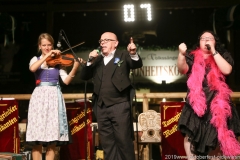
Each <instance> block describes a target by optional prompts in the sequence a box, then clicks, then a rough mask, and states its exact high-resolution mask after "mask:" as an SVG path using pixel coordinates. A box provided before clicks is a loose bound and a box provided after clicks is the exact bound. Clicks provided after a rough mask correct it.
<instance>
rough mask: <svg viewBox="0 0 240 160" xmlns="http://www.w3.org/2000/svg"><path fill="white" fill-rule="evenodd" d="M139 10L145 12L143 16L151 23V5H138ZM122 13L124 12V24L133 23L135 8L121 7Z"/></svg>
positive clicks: (129, 6)
mask: <svg viewBox="0 0 240 160" xmlns="http://www.w3.org/2000/svg"><path fill="white" fill-rule="evenodd" d="M138 9H141V10H145V12H144V14H145V15H146V16H145V17H146V20H147V21H151V20H152V10H151V4H140V6H139V8H137V10H138ZM123 12H124V21H125V22H134V21H135V19H136V18H135V17H136V16H135V15H136V12H135V6H134V5H133V4H127V5H124V6H123Z"/></svg>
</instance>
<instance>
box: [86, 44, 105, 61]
mask: <svg viewBox="0 0 240 160" xmlns="http://www.w3.org/2000/svg"><path fill="white" fill-rule="evenodd" d="M101 50H102V46H99V47H98V48H97V49H96V51H97V53H99V52H101ZM94 58H95V57H92V56H90V57H89V59H88V62H91V61H92V60H93V59H94Z"/></svg>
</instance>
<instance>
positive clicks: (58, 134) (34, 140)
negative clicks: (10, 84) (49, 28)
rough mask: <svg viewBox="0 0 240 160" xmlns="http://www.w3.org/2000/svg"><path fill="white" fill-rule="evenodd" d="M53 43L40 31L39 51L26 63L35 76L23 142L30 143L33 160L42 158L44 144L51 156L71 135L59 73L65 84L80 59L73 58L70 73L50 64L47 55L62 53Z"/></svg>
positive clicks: (47, 35)
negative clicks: (54, 47)
mask: <svg viewBox="0 0 240 160" xmlns="http://www.w3.org/2000/svg"><path fill="white" fill-rule="evenodd" d="M53 44H54V39H53V38H52V36H51V35H49V34H48V33H42V34H40V36H39V38H38V50H39V52H40V53H41V55H40V56H39V57H37V56H34V57H33V58H32V59H31V61H30V64H29V69H30V71H31V72H33V73H34V75H35V79H36V88H35V89H34V91H33V93H32V96H31V99H30V102H29V109H28V123H27V132H26V142H27V143H28V144H29V145H31V146H32V157H33V160H41V159H42V147H46V159H47V160H54V151H55V147H56V146H59V145H63V144H67V143H69V141H70V138H71V137H70V134H69V128H68V122H67V115H66V108H65V102H64V98H63V96H62V93H61V91H60V84H59V77H61V79H62V81H63V83H64V84H66V85H68V84H69V83H70V82H71V81H72V79H73V77H74V75H75V74H76V72H77V69H78V67H79V65H80V63H79V62H77V61H76V60H75V62H74V64H73V67H72V70H71V71H70V72H69V73H67V71H66V69H65V68H64V67H63V66H61V65H56V66H55V67H49V66H48V64H47V63H46V59H47V58H48V57H50V56H52V55H60V53H61V51H59V50H54V49H53ZM79 61H80V59H79Z"/></svg>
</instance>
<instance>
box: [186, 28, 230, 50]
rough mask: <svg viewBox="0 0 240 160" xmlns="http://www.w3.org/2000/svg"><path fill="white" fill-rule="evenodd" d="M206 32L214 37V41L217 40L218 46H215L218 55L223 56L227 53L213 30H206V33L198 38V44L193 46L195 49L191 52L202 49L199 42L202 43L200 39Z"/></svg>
mask: <svg viewBox="0 0 240 160" xmlns="http://www.w3.org/2000/svg"><path fill="white" fill-rule="evenodd" d="M206 32H208V33H210V34H212V35H213V37H214V39H215V42H216V44H215V49H216V50H217V51H218V53H220V54H221V55H222V54H223V53H225V52H227V50H226V49H225V48H224V46H223V44H222V43H221V41H220V39H219V37H218V36H217V35H216V34H215V33H214V32H213V31H211V30H205V31H203V32H202V33H200V34H199V36H198V42H197V43H196V44H195V45H194V46H193V48H192V49H191V51H193V50H196V49H197V48H199V47H200V42H199V41H200V38H201V36H202V35H203V34H204V33H206ZM191 51H190V52H191Z"/></svg>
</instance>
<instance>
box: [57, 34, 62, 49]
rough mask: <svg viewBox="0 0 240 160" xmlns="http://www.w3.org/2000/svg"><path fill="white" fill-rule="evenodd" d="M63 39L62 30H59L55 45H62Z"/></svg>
mask: <svg viewBox="0 0 240 160" xmlns="http://www.w3.org/2000/svg"><path fill="white" fill-rule="evenodd" d="M62 39H63V36H62V31H60V32H59V36H58V43H57V47H58V48H60V47H62V44H61V40H62Z"/></svg>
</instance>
